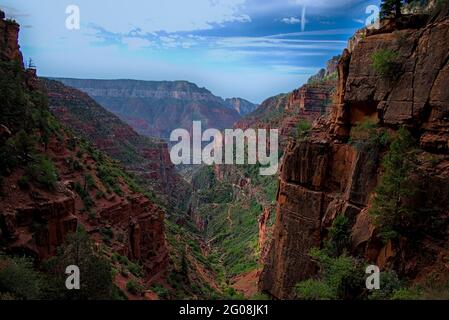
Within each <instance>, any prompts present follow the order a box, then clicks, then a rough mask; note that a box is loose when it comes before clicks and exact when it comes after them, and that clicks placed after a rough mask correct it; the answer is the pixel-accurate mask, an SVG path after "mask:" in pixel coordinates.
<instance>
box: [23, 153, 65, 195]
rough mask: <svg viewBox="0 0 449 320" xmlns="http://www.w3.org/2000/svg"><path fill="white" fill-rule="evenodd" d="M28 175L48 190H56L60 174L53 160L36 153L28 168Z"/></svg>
mask: <svg viewBox="0 0 449 320" xmlns="http://www.w3.org/2000/svg"><path fill="white" fill-rule="evenodd" d="M26 172H27V175H28V176H29V177H31V179H33V180H34V181H35V182H37V183H39V184H41V185H42V186H43V187H45V188H46V189H48V190H54V189H55V187H56V182H57V181H58V175H57V171H56V168H55V166H54V165H53V162H51V161H50V160H49V159H47V158H46V157H45V156H42V155H35V156H33V159H32V161H31V163H30V164H29V165H28V167H27V169H26Z"/></svg>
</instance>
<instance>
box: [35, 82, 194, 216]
mask: <svg viewBox="0 0 449 320" xmlns="http://www.w3.org/2000/svg"><path fill="white" fill-rule="evenodd" d="M41 82H42V84H43V85H44V86H45V89H46V91H47V92H48V97H49V106H50V110H51V111H52V113H53V114H54V115H55V116H56V117H57V118H58V119H59V120H60V121H61V122H62V123H63V124H64V125H66V126H67V127H69V128H72V129H73V130H74V131H75V132H76V134H78V135H80V136H82V137H84V138H85V139H86V140H88V141H89V142H91V143H93V144H94V145H95V146H96V147H97V148H99V149H100V150H102V151H104V152H106V153H107V154H109V155H110V156H111V157H112V158H114V159H116V160H118V161H120V162H122V163H123V164H125V166H126V169H127V171H128V172H132V173H134V174H135V175H136V177H137V178H138V180H139V182H140V183H141V184H142V185H144V186H145V187H146V189H147V190H151V191H152V192H153V193H154V194H155V195H157V196H158V198H160V200H161V201H162V202H163V203H164V204H165V205H166V206H168V207H169V208H171V209H172V210H178V211H181V212H185V210H186V204H187V202H188V200H189V193H190V189H189V186H188V185H187V184H186V183H185V182H184V180H183V179H182V178H181V177H180V176H179V175H178V173H177V172H176V170H175V168H174V166H173V164H172V163H171V161H170V155H169V151H168V146H167V143H165V142H163V141H162V140H157V139H152V138H148V137H144V136H141V135H139V134H138V133H136V132H135V131H134V130H133V129H132V128H131V127H130V126H129V125H127V124H125V123H124V122H123V121H122V120H120V119H119V118H118V117H117V116H115V115H114V114H112V113H110V112H108V111H107V110H105V109H104V108H103V107H102V106H100V105H99V104H98V103H96V102H95V101H94V100H93V99H92V98H90V97H89V96H88V95H87V94H85V93H83V92H81V91H79V90H77V89H74V88H71V87H67V86H65V85H63V84H62V83H60V82H57V81H53V80H48V79H41Z"/></svg>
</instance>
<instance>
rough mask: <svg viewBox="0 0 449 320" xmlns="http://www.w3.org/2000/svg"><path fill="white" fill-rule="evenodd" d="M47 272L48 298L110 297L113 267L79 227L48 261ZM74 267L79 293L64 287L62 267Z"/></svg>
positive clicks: (64, 276)
mask: <svg viewBox="0 0 449 320" xmlns="http://www.w3.org/2000/svg"><path fill="white" fill-rule="evenodd" d="M45 265H46V269H47V270H48V273H49V276H48V279H47V283H48V287H49V289H48V297H47V298H49V299H62V300H72V299H76V300H105V299H106V300H107V299H111V297H112V291H113V290H112V289H113V279H112V268H111V265H110V263H109V261H108V260H106V259H105V258H104V257H103V256H102V255H101V253H100V252H98V251H97V249H96V248H95V246H94V244H93V243H92V241H91V240H90V238H89V235H88V234H87V232H86V231H85V230H84V229H82V228H79V229H78V230H77V231H76V232H75V233H72V234H69V235H68V236H67V238H66V241H65V242H64V244H63V245H62V246H61V247H60V248H59V249H58V253H57V255H56V256H55V257H53V258H51V259H50V260H48V261H47V262H46V263H45ZM69 265H77V266H78V267H79V268H80V272H81V275H82V286H81V289H80V290H67V289H66V287H65V280H66V275H65V273H64V272H65V268H66V267H67V266H69Z"/></svg>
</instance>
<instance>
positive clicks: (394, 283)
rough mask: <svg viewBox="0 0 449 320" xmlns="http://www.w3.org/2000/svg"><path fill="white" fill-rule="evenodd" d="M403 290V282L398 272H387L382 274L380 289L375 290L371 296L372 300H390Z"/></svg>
mask: <svg viewBox="0 0 449 320" xmlns="http://www.w3.org/2000/svg"><path fill="white" fill-rule="evenodd" d="M399 290H401V281H400V280H399V278H398V276H397V274H396V272H394V271H387V272H381V273H380V289H379V290H373V291H372V292H371V294H370V295H369V297H368V298H369V299H370V300H389V299H391V298H392V297H393V296H394V295H395V294H397V293H398V292H399Z"/></svg>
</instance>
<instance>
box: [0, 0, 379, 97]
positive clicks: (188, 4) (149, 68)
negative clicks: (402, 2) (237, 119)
mask: <svg viewBox="0 0 449 320" xmlns="http://www.w3.org/2000/svg"><path fill="white" fill-rule="evenodd" d="M370 4H374V5H378V4H379V0H373V1H365V0H331V1H326V0H189V1H187V0H164V1H156V0H127V1H119V0H69V1H67V0H39V1H30V0H0V7H1V8H2V9H3V10H4V11H6V13H7V15H8V16H9V17H12V18H14V19H16V20H17V21H18V22H19V23H20V24H21V25H22V30H21V37H20V44H21V47H22V51H23V53H24V56H25V59H28V58H29V57H32V59H33V60H34V62H35V64H36V65H37V67H38V72H39V74H40V75H42V76H52V77H75V78H97V79H122V78H127V79H142V80H188V81H191V82H194V83H196V84H198V85H199V86H201V87H206V88H208V89H209V90H211V91H212V92H213V93H214V94H216V95H219V96H222V97H224V98H227V97H242V98H245V99H248V100H250V101H253V102H257V103H260V102H262V101H263V100H264V99H265V98H268V97H270V96H272V95H276V94H278V93H281V92H289V91H291V90H293V89H295V88H298V87H299V86H300V85H301V84H302V83H304V82H305V81H306V80H307V78H308V77H310V76H311V75H312V74H314V73H316V72H317V71H318V69H320V68H321V67H323V66H324V65H325V62H326V61H327V60H328V59H329V58H331V57H332V56H334V55H337V54H339V53H341V51H342V50H343V48H344V47H345V46H346V42H347V39H348V38H349V37H350V36H351V35H352V34H353V32H354V31H355V30H356V29H359V28H361V27H363V25H364V22H365V20H366V19H367V18H368V16H369V14H367V13H366V8H367V6H368V5H370ZM68 5H77V6H78V7H79V8H80V17H81V28H80V30H68V29H67V28H66V27H65V20H66V18H67V14H66V12H65V11H66V7H67V6H68ZM304 8H305V11H304ZM303 12H305V19H303V17H302V16H303ZM302 27H304V30H302Z"/></svg>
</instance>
